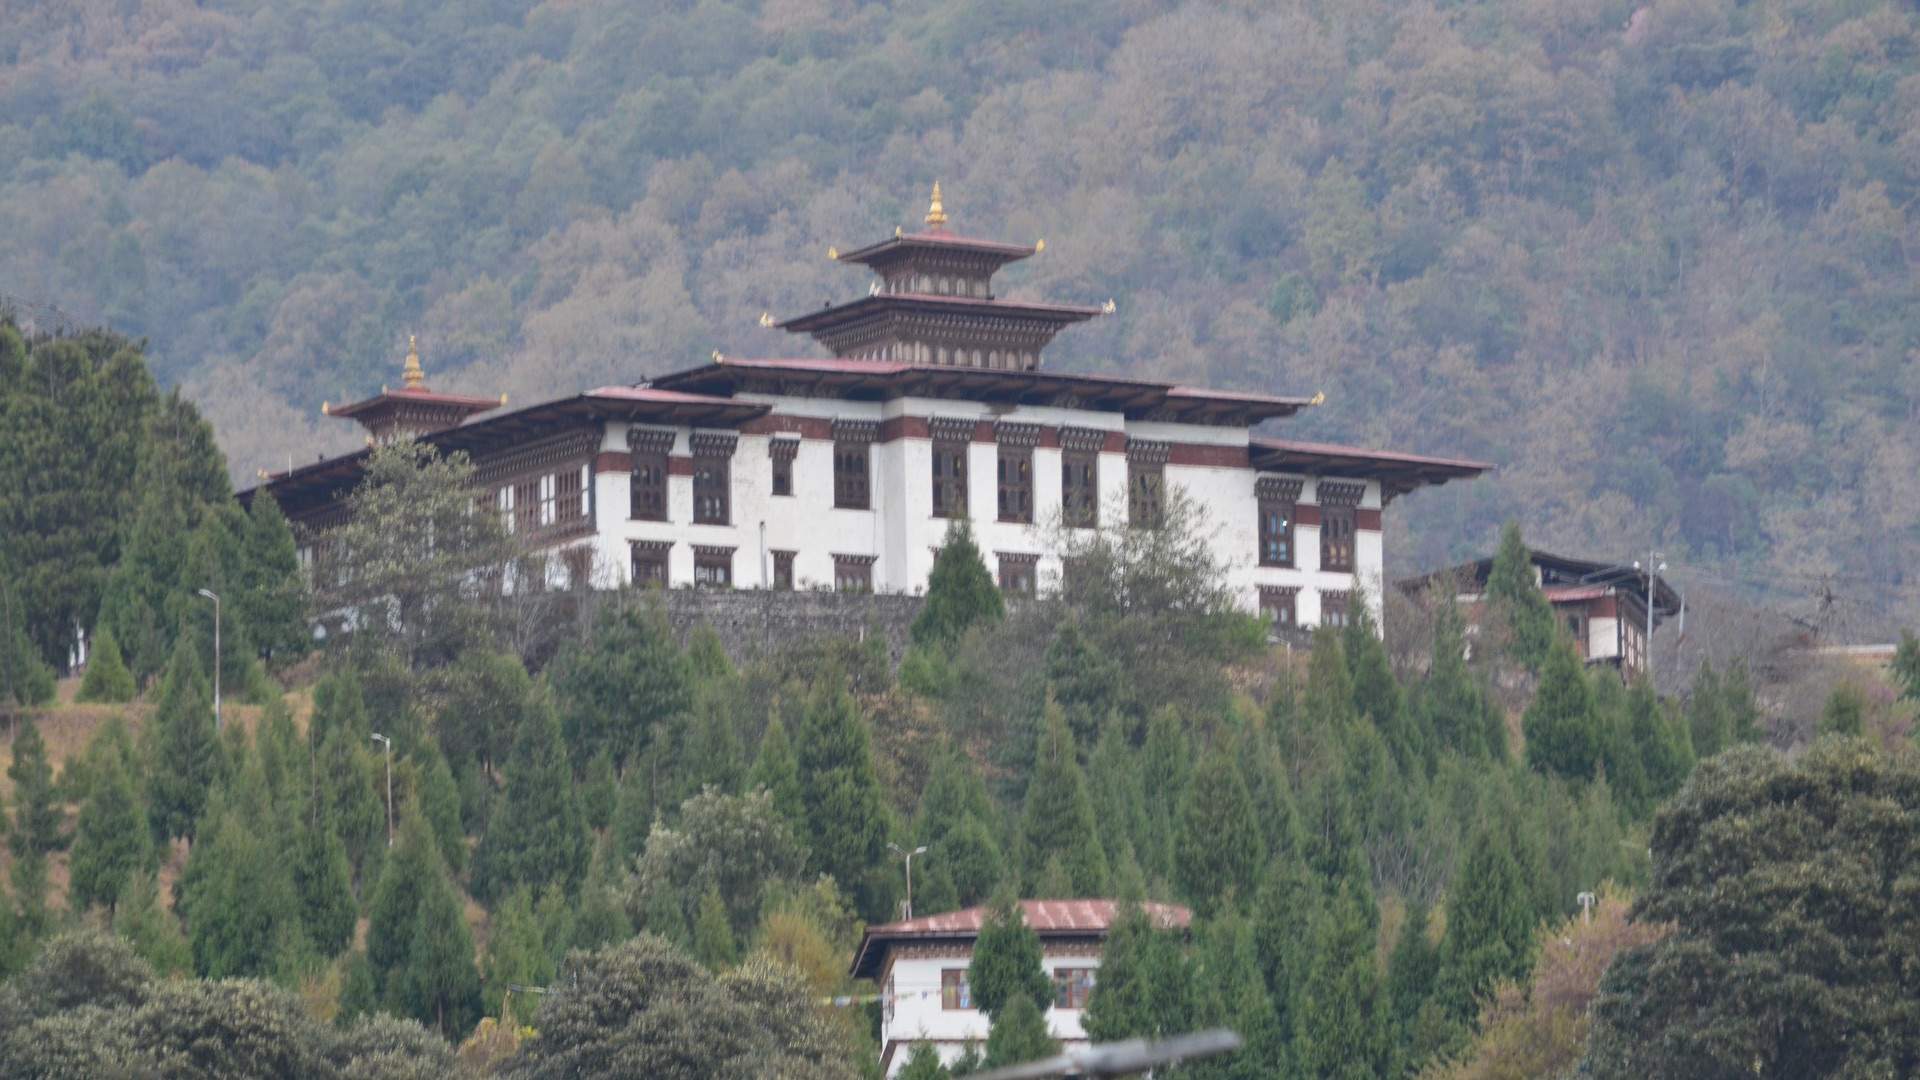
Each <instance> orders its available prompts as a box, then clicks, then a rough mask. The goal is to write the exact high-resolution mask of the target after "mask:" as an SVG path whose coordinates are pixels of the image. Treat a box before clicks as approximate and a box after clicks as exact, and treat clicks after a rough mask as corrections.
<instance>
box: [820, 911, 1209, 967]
mask: <svg viewBox="0 0 1920 1080" xmlns="http://www.w3.org/2000/svg"><path fill="white" fill-rule="evenodd" d="M1139 906H1140V909H1141V910H1142V911H1144V912H1146V914H1147V919H1148V921H1150V922H1151V923H1152V924H1153V925H1154V927H1155V928H1157V929H1161V930H1184V929H1186V928H1187V927H1188V926H1189V925H1191V924H1192V922H1193V912H1192V910H1191V909H1189V908H1185V907H1182V906H1181V905H1179V904H1158V903H1143V904H1141V905H1139ZM1122 907H1123V905H1122V904H1121V903H1120V901H1118V900H1022V901H1020V917H1021V919H1022V921H1024V922H1025V923H1026V924H1027V925H1028V926H1030V927H1032V928H1033V930H1034V932H1035V933H1037V934H1039V935H1040V936H1041V937H1042V938H1102V937H1105V936H1106V934H1107V931H1108V930H1110V929H1112V927H1113V924H1114V923H1115V922H1116V921H1118V920H1119V917H1120V912H1121V910H1122ZM986 916H987V908H986V907H984V906H979V907H970V908H962V909H960V910H959V911H949V912H945V913H943V914H940V915H923V916H921V917H919V918H917V919H903V920H901V921H899V922H890V923H881V924H880V925H878V926H869V927H867V932H866V934H865V935H864V936H863V937H862V938H861V939H860V949H859V951H858V952H856V953H855V954H854V958H853V968H852V972H853V975H854V977H855V978H860V977H872V976H874V975H877V974H878V973H879V969H880V967H881V966H882V964H883V963H884V962H885V955H886V950H887V949H888V948H889V947H891V946H892V945H893V944H896V943H906V942H915V941H943V940H944V941H951V940H967V939H970V938H977V937H979V936H980V927H981V926H982V925H983V924H984V923H985V922H986Z"/></svg>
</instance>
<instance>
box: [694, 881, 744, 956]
mask: <svg viewBox="0 0 1920 1080" xmlns="http://www.w3.org/2000/svg"><path fill="white" fill-rule="evenodd" d="M693 958H694V959H695V960H698V961H700V964H701V966H703V967H705V968H706V969H707V970H708V971H715V972H718V971H723V970H725V969H727V968H729V967H732V966H733V965H734V964H735V963H737V962H739V959H740V947H739V946H738V945H736V944H735V943H734V940H733V927H732V926H731V925H730V924H729V921H728V919H727V902H726V901H725V900H722V899H720V889H719V887H718V886H713V885H709V886H708V887H707V891H706V892H704V893H702V894H701V895H700V904H699V906H698V908H697V909H696V913H695V915H694V919H693Z"/></svg>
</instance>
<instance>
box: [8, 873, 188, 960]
mask: <svg viewBox="0 0 1920 1080" xmlns="http://www.w3.org/2000/svg"><path fill="white" fill-rule="evenodd" d="M3 909H4V905H0V910H3ZM113 932H114V933H116V934H118V935H120V936H121V937H122V938H125V939H126V942H127V944H128V945H131V946H132V947H133V951H134V952H135V953H137V954H139V956H140V958H141V959H142V960H145V961H146V962H147V963H149V964H151V965H153V970H154V973H155V974H157V975H160V976H162V977H166V976H172V975H184V974H186V972H187V971H188V969H190V968H192V967H193V949H192V947H191V946H189V945H188V944H187V939H186V935H184V934H182V933H181V932H180V922H179V920H178V919H176V918H174V916H173V913H172V912H170V911H168V910H167V909H165V908H163V907H161V906H160V884H159V881H158V880H157V879H156V877H155V875H153V874H152V873H150V872H148V871H146V870H144V869H143V870H141V871H139V872H137V873H135V874H134V875H133V876H132V877H131V878H129V879H128V881H127V885H126V887H125V889H123V890H122V892H121V896H120V905H119V907H117V908H116V909H114V913H113Z"/></svg>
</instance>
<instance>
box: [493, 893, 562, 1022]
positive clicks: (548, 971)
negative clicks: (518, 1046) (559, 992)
mask: <svg viewBox="0 0 1920 1080" xmlns="http://www.w3.org/2000/svg"><path fill="white" fill-rule="evenodd" d="M553 971H554V967H553V959H552V957H550V956H548V955H547V947H546V945H545V943H544V942H543V941H542V940H541V936H540V923H539V921H538V920H536V919H535V918H534V916H533V896H532V894H531V893H529V892H528V891H527V890H525V889H515V890H514V891H513V893H512V894H511V895H509V896H508V897H507V898H506V899H505V900H503V901H501V902H500V906H499V907H497V908H495V909H494V913H493V921H492V924H491V925H490V927H489V928H488V933H487V957H486V994H485V1002H486V1011H487V1013H488V1014H489V1015H493V1016H499V1015H501V1010H502V1008H503V1006H504V1005H505V1003H506V1002H508V1001H509V1000H511V1002H512V1010H513V1015H514V1018H515V1019H516V1020H517V1021H518V1022H519V1023H521V1024H523V1025H524V1024H527V1023H529V1022H531V1021H532V1019H533V1012H534V1008H535V1003H536V1000H537V999H536V996H535V995H532V994H520V995H518V996H517V997H513V998H511V999H510V998H509V997H508V987H511V986H545V985H547V984H548V983H549V982H551V981H553Z"/></svg>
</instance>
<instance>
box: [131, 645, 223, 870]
mask: <svg viewBox="0 0 1920 1080" xmlns="http://www.w3.org/2000/svg"><path fill="white" fill-rule="evenodd" d="M202 670H203V669H202V668H201V666H200V656H199V650H198V649H196V648H194V646H193V640H192V635H185V636H183V637H182V638H181V639H180V643H179V645H178V646H177V647H176V648H175V649H174V651H173V659H172V661H170V662H169V663H168V665H167V676H166V681H165V682H164V683H163V684H162V686H161V689H160V704H159V707H158V708H156V709H155V710H154V714H153V719H152V720H151V721H150V722H149V725H150V730H151V731H152V733H153V751H152V752H151V753H150V754H149V755H148V757H149V759H150V760H151V761H152V762H153V767H152V771H151V773H150V776H149V779H148V781H147V799H148V805H149V816H150V818H151V819H152V820H151V824H152V826H153V831H154V836H155V839H157V840H161V841H165V840H168V839H171V838H173V837H176V836H184V837H186V838H188V839H189V840H191V839H192V838H193V835H194V828H195V826H196V823H197V822H198V821H199V818H200V811H201V810H202V808H204V807H205V806H206V799H207V791H208V790H209V789H210V788H211V787H212V786H213V784H214V782H215V781H216V780H217V779H218V778H219V777H220V775H221V774H222V773H223V772H224V770H225V762H224V754H223V752H222V750H221V747H220V742H219V739H218V738H217V737H216V736H215V732H214V729H213V700H212V698H211V696H210V695H209V693H208V691H207V683H206V678H205V676H204V675H203V674H202Z"/></svg>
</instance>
